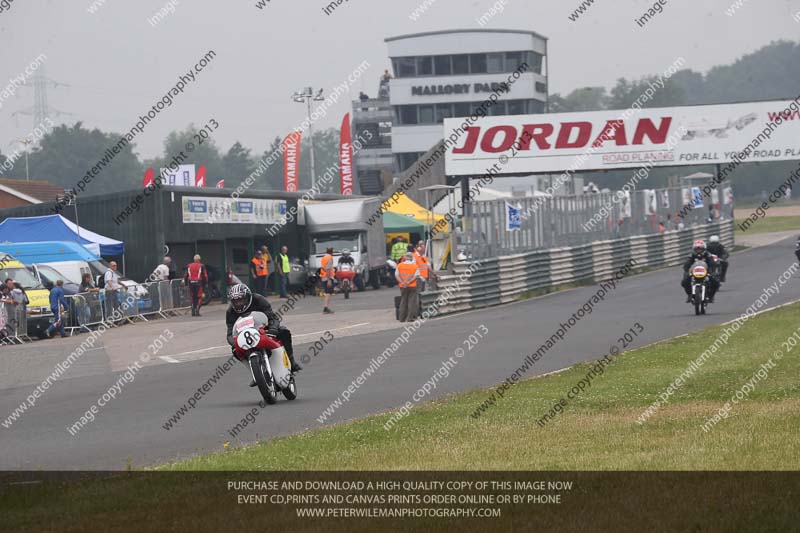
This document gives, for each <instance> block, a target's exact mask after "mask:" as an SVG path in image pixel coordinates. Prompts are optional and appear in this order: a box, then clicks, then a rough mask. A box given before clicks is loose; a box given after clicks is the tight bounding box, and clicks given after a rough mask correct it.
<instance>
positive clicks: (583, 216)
mask: <svg viewBox="0 0 800 533" xmlns="http://www.w3.org/2000/svg"><path fill="white" fill-rule="evenodd" d="M689 200H690V199H689V198H687V197H686V196H685V191H684V190H682V189H654V190H639V191H631V192H630V194H629V196H623V197H620V196H616V193H599V194H582V195H575V196H554V197H534V198H513V199H508V200H504V199H499V200H491V201H482V202H472V203H468V204H467V205H466V207H465V216H464V220H463V231H462V230H461V229H460V228H459V229H457V230H456V232H455V234H454V236H453V238H454V241H455V242H454V245H455V248H456V250H457V252H458V251H463V252H464V253H465V254H466V255H467V256H468V257H472V258H475V259H482V258H488V257H498V256H501V255H509V254H514V253H522V252H527V251H532V250H544V249H552V248H560V247H565V246H577V245H581V244H588V243H591V242H595V241H598V240H609V239H619V238H623V237H632V236H635V235H649V234H655V233H659V232H661V231H662V227H661V226H660V225H659V223H663V225H664V226H663V231H671V230H677V229H681V228H690V227H694V226H698V225H702V224H707V223H708V219H709V216H710V215H713V221H714V222H720V221H725V220H730V219H732V218H733V204H732V203H729V204H716V205H715V206H714V207H713V209H712V210H711V211H709V205H708V199H705V200H706V203H705V204H704V206H703V207H698V208H695V209H689V210H688V212H686V213H685V215H684V217H683V218H680V217H679V216H678V213H679V212H681V211H682V210H683V209H684V205H686V204H687V203H688V202H689ZM507 202H508V203H509V204H511V205H512V206H513V207H514V208H516V209H518V210H519V214H520V220H519V223H520V228H519V229H515V230H511V231H508V230H507V229H506V203H507ZM681 224H682V225H681Z"/></svg>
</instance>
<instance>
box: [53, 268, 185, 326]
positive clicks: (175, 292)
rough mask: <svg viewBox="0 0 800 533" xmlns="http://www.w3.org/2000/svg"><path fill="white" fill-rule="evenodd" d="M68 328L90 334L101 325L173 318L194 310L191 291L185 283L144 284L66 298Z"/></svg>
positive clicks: (160, 282) (162, 282) (174, 281)
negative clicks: (94, 327)
mask: <svg viewBox="0 0 800 533" xmlns="http://www.w3.org/2000/svg"><path fill="white" fill-rule="evenodd" d="M66 300H67V303H68V310H67V317H66V320H67V322H66V328H67V329H68V330H70V332H71V333H72V332H74V331H75V330H84V331H88V330H90V329H91V328H92V326H97V325H98V324H100V323H105V324H106V325H110V326H114V325H116V324H120V323H122V322H135V321H137V320H142V321H147V320H148V318H147V317H152V316H154V315H159V316H161V317H163V318H167V317H169V316H174V315H176V314H179V313H181V312H182V311H185V310H186V309H188V308H190V307H191V298H190V296H189V289H188V287H186V286H184V284H183V281H182V280H170V281H157V282H153V283H141V284H137V285H135V286H134V287H132V288H120V289H117V290H115V291H111V290H108V289H102V290H99V291H93V292H84V293H79V294H74V295H71V296H67V297H66Z"/></svg>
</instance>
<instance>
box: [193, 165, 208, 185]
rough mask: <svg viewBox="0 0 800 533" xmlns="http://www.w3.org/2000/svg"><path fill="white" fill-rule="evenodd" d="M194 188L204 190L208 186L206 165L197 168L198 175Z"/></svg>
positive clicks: (195, 178)
mask: <svg viewBox="0 0 800 533" xmlns="http://www.w3.org/2000/svg"><path fill="white" fill-rule="evenodd" d="M194 186H195V187H200V188H203V187H205V186H206V167H205V165H203V166H201V167H198V168H197V174H196V175H195V177H194Z"/></svg>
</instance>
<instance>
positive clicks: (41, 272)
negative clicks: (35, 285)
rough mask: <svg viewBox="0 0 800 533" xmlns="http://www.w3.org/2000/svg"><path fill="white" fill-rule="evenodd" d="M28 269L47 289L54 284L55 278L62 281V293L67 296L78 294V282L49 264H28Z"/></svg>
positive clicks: (79, 288)
mask: <svg viewBox="0 0 800 533" xmlns="http://www.w3.org/2000/svg"><path fill="white" fill-rule="evenodd" d="M28 270H29V271H30V273H31V274H33V275H34V276H36V279H38V280H39V283H41V284H42V286H44V288H46V289H47V290H50V289H52V288H53V287H54V286H55V284H56V280H59V279H60V280H62V281H63V282H64V286H63V289H64V294H66V295H67V296H70V295H73V294H78V293H79V292H80V290H81V287H80V284H79V283H76V282H75V281H74V280H72V279H69V278H68V277H67V276H65V275H64V274H62V273H61V272H59V271H58V270H56V269H55V268H53V267H51V266H50V265H36V264H34V265H28Z"/></svg>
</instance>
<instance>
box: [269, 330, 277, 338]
mask: <svg viewBox="0 0 800 533" xmlns="http://www.w3.org/2000/svg"><path fill="white" fill-rule="evenodd" d="M267 334H268V335H270V336H272V337H277V336H278V328H269V329H267Z"/></svg>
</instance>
